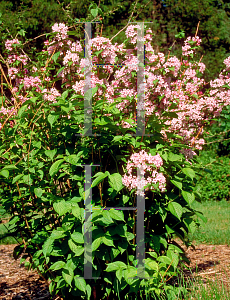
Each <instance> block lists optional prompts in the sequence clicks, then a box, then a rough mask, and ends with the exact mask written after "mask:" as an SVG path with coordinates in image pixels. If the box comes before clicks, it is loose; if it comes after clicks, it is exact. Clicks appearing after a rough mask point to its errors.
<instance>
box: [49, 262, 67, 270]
mask: <svg viewBox="0 0 230 300" xmlns="http://www.w3.org/2000/svg"><path fill="white" fill-rule="evenodd" d="M64 267H65V262H64V261H61V260H59V261H56V262H55V263H54V264H53V265H52V266H51V267H50V270H53V271H57V270H60V269H63V268H64Z"/></svg>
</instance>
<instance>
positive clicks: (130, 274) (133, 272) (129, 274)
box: [124, 266, 137, 284]
mask: <svg viewBox="0 0 230 300" xmlns="http://www.w3.org/2000/svg"><path fill="white" fill-rule="evenodd" d="M136 276H137V269H136V268H135V267H133V266H128V268H127V269H126V270H125V271H124V278H125V281H126V282H127V283H128V284H132V282H133V280H134V277H136Z"/></svg>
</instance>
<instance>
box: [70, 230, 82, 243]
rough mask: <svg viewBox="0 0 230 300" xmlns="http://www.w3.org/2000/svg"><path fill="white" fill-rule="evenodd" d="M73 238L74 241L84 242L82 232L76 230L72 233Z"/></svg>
mask: <svg viewBox="0 0 230 300" xmlns="http://www.w3.org/2000/svg"><path fill="white" fill-rule="evenodd" d="M71 238H72V239H73V240H74V242H76V243H79V244H84V237H83V234H82V233H80V232H74V233H72V234H71Z"/></svg>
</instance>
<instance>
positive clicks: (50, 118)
mask: <svg viewBox="0 0 230 300" xmlns="http://www.w3.org/2000/svg"><path fill="white" fill-rule="evenodd" d="M59 115H60V114H59V113H56V114H54V113H53V114H52V113H51V114H49V115H48V118H47V120H48V122H49V123H50V126H51V127H52V126H53V124H54V123H55V122H56V121H57V119H58V118H59Z"/></svg>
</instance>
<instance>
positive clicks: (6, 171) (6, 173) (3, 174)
mask: <svg viewBox="0 0 230 300" xmlns="http://www.w3.org/2000/svg"><path fill="white" fill-rule="evenodd" d="M0 174H1V175H2V176H3V177H6V178H8V177H9V171H8V170H1V172H0Z"/></svg>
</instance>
